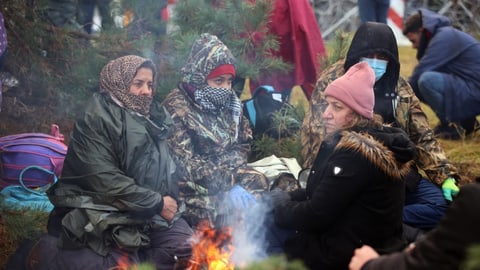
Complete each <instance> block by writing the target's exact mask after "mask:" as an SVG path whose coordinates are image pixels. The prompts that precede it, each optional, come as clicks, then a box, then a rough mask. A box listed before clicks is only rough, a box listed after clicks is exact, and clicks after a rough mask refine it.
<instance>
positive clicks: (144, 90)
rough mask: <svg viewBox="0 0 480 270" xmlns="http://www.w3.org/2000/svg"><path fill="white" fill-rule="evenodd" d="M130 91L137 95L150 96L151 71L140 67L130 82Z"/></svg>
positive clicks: (151, 88) (151, 92) (151, 89)
mask: <svg viewBox="0 0 480 270" xmlns="http://www.w3.org/2000/svg"><path fill="white" fill-rule="evenodd" d="M130 93H132V94H134V95H137V96H148V97H151V96H152V94H153V71H152V70H151V69H149V68H143V67H142V68H140V69H139V70H138V71H137V74H136V75H135V77H134V78H133V80H132V83H131V84H130Z"/></svg>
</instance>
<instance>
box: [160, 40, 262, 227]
mask: <svg viewBox="0 0 480 270" xmlns="http://www.w3.org/2000/svg"><path fill="white" fill-rule="evenodd" d="M181 74H182V79H181V81H180V83H179V85H178V88H176V89H174V90H172V91H171V92H170V93H169V94H168V95H167V97H166V98H165V100H164V102H163V105H164V106H165V108H166V109H167V110H168V112H169V113H170V114H171V116H172V119H173V122H174V128H173V131H172V135H171V136H170V138H169V146H170V149H171V152H172V154H173V157H174V159H175V161H176V165H177V170H176V175H177V178H178V179H180V182H179V189H180V197H182V199H184V200H185V203H186V206H187V209H186V213H187V214H186V217H188V218H187V220H189V221H190V223H191V225H196V224H197V223H198V222H199V221H203V220H208V221H209V222H210V223H211V224H212V223H213V222H214V221H215V219H216V218H217V214H218V212H217V210H219V209H220V207H219V204H220V202H219V200H220V196H221V195H222V194H223V192H224V191H227V190H229V189H230V188H231V187H232V186H233V185H235V184H239V185H241V186H243V187H245V188H246V189H247V190H249V191H256V190H265V189H266V188H267V186H268V184H267V181H266V178H265V176H264V175H263V174H261V173H260V172H258V171H255V170H253V169H249V168H247V167H246V163H247V158H248V155H249V153H250V144H251V142H252V131H251V128H250V126H249V123H248V120H247V119H246V118H245V117H244V116H243V114H242V111H241V103H240V100H239V99H238V97H237V96H236V94H235V92H234V91H233V89H232V80H233V79H234V77H235V75H236V74H235V58H234V57H233V55H232V53H231V52H230V50H229V49H228V48H227V46H225V44H223V43H222V41H220V40H219V39H218V38H217V37H216V36H214V35H211V34H208V33H204V34H202V35H201V36H200V37H199V38H198V39H197V40H196V41H195V42H194V44H193V46H192V49H191V52H190V55H189V57H188V60H187V63H186V64H185V66H184V67H183V68H182V70H181ZM237 206H238V205H237Z"/></svg>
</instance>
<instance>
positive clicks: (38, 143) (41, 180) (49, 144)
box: [0, 125, 67, 189]
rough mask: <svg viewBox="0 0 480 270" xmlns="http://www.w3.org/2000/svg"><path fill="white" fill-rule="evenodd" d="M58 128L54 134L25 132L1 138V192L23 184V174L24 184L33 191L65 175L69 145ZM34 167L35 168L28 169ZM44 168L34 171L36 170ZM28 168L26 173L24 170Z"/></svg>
mask: <svg viewBox="0 0 480 270" xmlns="http://www.w3.org/2000/svg"><path fill="white" fill-rule="evenodd" d="M63 140H64V137H63V135H62V134H61V133H60V131H59V128H58V126H57V125H52V129H51V135H48V134H43V133H22V134H15V135H9V136H5V137H1V138H0V189H3V188H4V187H6V186H9V185H19V180H18V179H19V177H20V173H22V171H23V175H22V180H23V184H24V185H25V186H27V187H30V188H35V187H41V186H44V185H47V184H49V183H53V182H54V181H55V178H56V177H59V176H60V174H61V172H62V167H63V161H64V159H65V156H66V154H67V145H65V143H63ZM28 167H31V168H33V169H26V168H28ZM38 167H40V168H43V170H41V169H34V168H38ZM24 169H25V170H24Z"/></svg>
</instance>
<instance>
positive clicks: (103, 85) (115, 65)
mask: <svg viewBox="0 0 480 270" xmlns="http://www.w3.org/2000/svg"><path fill="white" fill-rule="evenodd" d="M146 62H150V63H151V65H150V66H151V67H155V66H154V64H153V62H152V61H151V60H150V59H146V58H142V57H140V56H136V55H127V56H123V57H120V58H117V59H115V60H112V61H110V62H109V63H108V64H106V65H105V66H104V67H103V69H102V71H101V72H100V92H101V93H105V92H106V93H109V94H110V96H112V98H113V99H114V100H115V101H117V103H119V105H120V106H122V107H124V108H127V109H130V110H132V111H135V112H137V113H140V114H142V115H145V116H148V114H149V111H150V104H151V103H152V100H153V98H152V97H146V96H139V95H135V94H132V93H130V85H131V83H132V81H133V78H134V77H135V75H136V73H137V71H138V69H139V68H140V66H142V65H143V64H144V63H146ZM152 71H153V79H154V82H155V73H156V70H155V69H154V70H152Z"/></svg>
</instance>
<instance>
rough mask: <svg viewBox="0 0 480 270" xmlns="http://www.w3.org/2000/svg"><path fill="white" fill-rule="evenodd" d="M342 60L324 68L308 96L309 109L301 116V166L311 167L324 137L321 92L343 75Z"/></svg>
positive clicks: (323, 98) (322, 97) (322, 96)
mask: <svg viewBox="0 0 480 270" xmlns="http://www.w3.org/2000/svg"><path fill="white" fill-rule="evenodd" d="M343 64H344V61H343V60H341V61H339V62H337V63H335V64H333V65H332V66H330V67H329V68H328V69H325V70H324V71H323V72H322V73H321V74H320V76H319V79H318V81H317V84H316V86H315V89H314V90H313V92H312V97H311V98H310V106H309V110H307V112H306V114H305V117H304V118H303V123H302V128H301V137H300V138H301V143H302V150H301V156H302V159H303V168H310V167H312V164H313V161H314V159H315V156H316V155H317V152H318V149H320V144H321V143H322V141H323V139H324V138H325V129H324V127H323V120H322V113H323V109H322V107H323V106H324V103H325V97H324V95H323V92H324V91H325V89H326V88H327V86H328V85H329V84H330V83H331V82H333V81H334V80H335V79H336V78H338V77H339V76H341V75H343V73H344V72H345V71H344V69H343Z"/></svg>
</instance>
